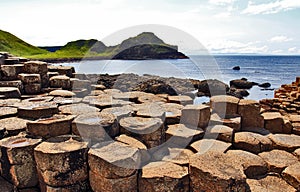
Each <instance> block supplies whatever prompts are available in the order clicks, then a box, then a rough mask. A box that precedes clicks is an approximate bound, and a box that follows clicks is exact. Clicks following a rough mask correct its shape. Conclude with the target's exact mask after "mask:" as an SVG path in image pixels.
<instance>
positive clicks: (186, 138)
mask: <svg viewBox="0 0 300 192" xmlns="http://www.w3.org/2000/svg"><path fill="white" fill-rule="evenodd" d="M203 136H204V131H203V130H202V129H201V128H196V127H187V126H185V125H184V124H175V125H169V126H168V129H167V131H166V140H168V142H172V143H175V144H178V146H181V147H182V148H184V147H186V146H187V145H188V144H189V143H191V142H194V141H196V140H199V139H201V138H202V137H203Z"/></svg>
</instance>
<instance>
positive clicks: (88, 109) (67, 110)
mask: <svg viewBox="0 0 300 192" xmlns="http://www.w3.org/2000/svg"><path fill="white" fill-rule="evenodd" d="M58 109H59V111H60V112H61V113H63V114H66V115H80V114H87V113H97V112H99V111H100V109H98V108H97V107H93V106H90V105H87V104H84V103H78V104H71V105H64V106H60V107H59V108H58Z"/></svg>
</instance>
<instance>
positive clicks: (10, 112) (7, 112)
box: [0, 107, 18, 118]
mask: <svg viewBox="0 0 300 192" xmlns="http://www.w3.org/2000/svg"><path fill="white" fill-rule="evenodd" d="M17 113H18V109H17V108H15V107H0V118H7V117H13V116H16V115H17Z"/></svg>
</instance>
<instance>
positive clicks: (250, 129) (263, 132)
mask: <svg viewBox="0 0 300 192" xmlns="http://www.w3.org/2000/svg"><path fill="white" fill-rule="evenodd" d="M243 131H245V132H252V133H257V134H260V135H265V136H267V135H269V134H271V133H270V131H269V130H267V129H265V128H263V127H246V128H243Z"/></svg>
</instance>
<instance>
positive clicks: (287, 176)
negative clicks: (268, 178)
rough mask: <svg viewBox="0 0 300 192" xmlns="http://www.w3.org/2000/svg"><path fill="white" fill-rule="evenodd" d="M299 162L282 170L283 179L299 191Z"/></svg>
mask: <svg viewBox="0 0 300 192" xmlns="http://www.w3.org/2000/svg"><path fill="white" fill-rule="evenodd" d="M299 170H300V162H298V163H295V164H293V165H290V166H288V167H287V168H285V170H284V171H283V172H282V177H283V179H284V180H285V181H286V182H287V183H289V184H290V185H292V186H293V187H294V188H295V189H297V191H300V172H299Z"/></svg>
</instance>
